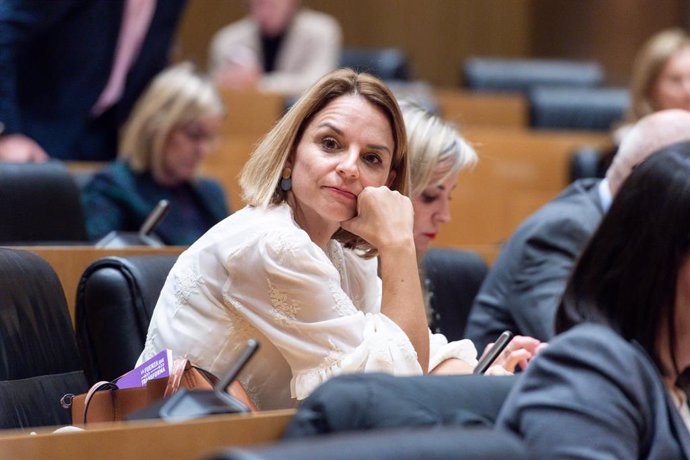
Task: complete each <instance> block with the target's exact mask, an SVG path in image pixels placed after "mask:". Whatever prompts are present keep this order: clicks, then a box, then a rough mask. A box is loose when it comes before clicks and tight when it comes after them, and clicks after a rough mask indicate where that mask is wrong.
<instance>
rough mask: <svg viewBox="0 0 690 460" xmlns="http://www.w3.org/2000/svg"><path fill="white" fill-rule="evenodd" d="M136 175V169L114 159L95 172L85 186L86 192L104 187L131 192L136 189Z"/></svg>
mask: <svg viewBox="0 0 690 460" xmlns="http://www.w3.org/2000/svg"><path fill="white" fill-rule="evenodd" d="M134 176H135V173H134V171H132V169H131V168H130V167H129V166H128V165H127V164H125V163H123V162H120V161H113V162H111V163H109V164H107V165H106V166H104V167H103V168H101V169H100V170H98V171H97V172H95V173H94V174H93V176H92V177H91V179H90V180H89V181H88V182H87V183H86V185H85V186H84V192H85V193H90V192H92V191H96V190H102V189H111V190H112V189H122V190H123V191H126V192H131V191H133V190H134Z"/></svg>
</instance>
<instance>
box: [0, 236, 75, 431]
mask: <svg viewBox="0 0 690 460" xmlns="http://www.w3.org/2000/svg"><path fill="white" fill-rule="evenodd" d="M0 317H1V320H0V353H1V355H0V356H1V359H0V428H2V429H5V428H28V427H36V426H46V425H61V424H69V423H71V414H70V412H69V411H68V410H66V409H63V408H62V407H61V406H60V403H59V401H60V398H61V397H62V396H63V395H64V394H65V393H74V394H78V393H83V392H85V391H86V389H87V387H86V379H85V377H84V373H83V371H82V367H81V360H80V359H79V352H78V349H77V343H76V339H75V336H74V330H73V329H72V321H71V320H70V316H69V311H68V308H67V302H66V300H65V294H64V292H63V290H62V285H61V284H60V281H59V279H58V277H57V275H56V274H55V271H54V270H53V268H52V267H51V266H50V265H49V264H48V262H46V261H45V260H44V259H42V258H41V257H39V256H38V255H36V254H34V253H32V252H28V251H20V250H15V249H6V248H0Z"/></svg>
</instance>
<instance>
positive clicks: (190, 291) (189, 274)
mask: <svg viewBox="0 0 690 460" xmlns="http://www.w3.org/2000/svg"><path fill="white" fill-rule="evenodd" d="M174 276H175V285H174V286H175V303H176V304H177V305H178V306H181V305H183V304H188V303H189V299H190V297H192V296H193V295H195V294H198V293H199V286H201V285H203V284H204V279H203V278H202V277H201V275H199V274H198V273H196V272H194V271H193V270H192V269H190V268H186V269H185V270H183V271H179V270H178V271H177V272H176V273H175V275H174Z"/></svg>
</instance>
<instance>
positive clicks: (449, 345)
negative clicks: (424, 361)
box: [429, 334, 477, 371]
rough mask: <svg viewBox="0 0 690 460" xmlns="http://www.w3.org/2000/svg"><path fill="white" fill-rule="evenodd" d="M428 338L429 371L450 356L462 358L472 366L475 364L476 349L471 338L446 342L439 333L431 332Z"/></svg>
mask: <svg viewBox="0 0 690 460" xmlns="http://www.w3.org/2000/svg"><path fill="white" fill-rule="evenodd" d="M430 340H431V346H430V356H429V371H431V370H432V369H434V368H435V367H436V366H438V365H439V364H441V363H442V362H443V361H445V360H447V359H450V358H457V359H459V360H462V361H464V362H466V363H467V364H469V365H470V366H472V367H475V366H476V365H477V349H476V348H475V346H474V344H473V343H472V341H471V340H468V339H463V340H456V341H453V342H448V340H447V339H446V338H445V337H444V336H443V335H441V334H431V336H430Z"/></svg>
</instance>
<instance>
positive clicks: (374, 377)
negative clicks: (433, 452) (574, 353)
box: [284, 373, 517, 438]
mask: <svg viewBox="0 0 690 460" xmlns="http://www.w3.org/2000/svg"><path fill="white" fill-rule="evenodd" d="M516 379H517V377H515V376H502V377H497V376H489V375H472V374H470V375H423V376H415V377H396V376H393V375H389V374H382V373H360V374H348V375H340V376H337V377H333V378H331V379H330V380H328V381H326V382H325V383H323V384H322V385H321V386H319V387H318V388H317V389H316V390H314V392H313V393H312V394H311V395H309V397H307V398H306V399H305V400H304V401H303V402H302V404H301V405H300V407H299V408H298V410H297V413H296V414H295V416H294V417H293V418H292V419H291V420H290V423H289V424H288V426H287V428H286V430H285V434H284V436H285V438H304V437H310V436H314V435H321V434H329V433H340V432H344V431H358V430H372V429H377V430H378V429H394V428H412V427H422V426H439V425H453V426H471V427H476V426H483V427H487V428H490V427H492V426H493V425H494V423H495V422H496V419H497V417H498V414H499V412H500V410H501V407H502V406H503V403H504V402H505V400H506V397H507V396H508V393H509V392H510V390H511V388H512V387H513V385H514V384H515V382H516Z"/></svg>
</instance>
